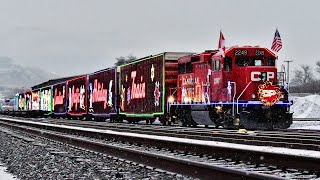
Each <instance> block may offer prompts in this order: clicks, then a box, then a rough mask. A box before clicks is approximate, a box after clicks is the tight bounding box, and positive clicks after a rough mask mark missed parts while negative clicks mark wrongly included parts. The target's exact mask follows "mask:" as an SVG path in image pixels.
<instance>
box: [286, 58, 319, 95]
mask: <svg viewBox="0 0 320 180" xmlns="http://www.w3.org/2000/svg"><path fill="white" fill-rule="evenodd" d="M313 70H315V72H316V74H314V71H313ZM319 75H320V61H317V62H316V64H315V69H313V68H312V66H311V65H306V64H301V65H300V66H299V68H298V69H295V70H294V72H293V78H292V79H291V84H290V92H291V93H317V94H318V93H320V78H318V77H319Z"/></svg>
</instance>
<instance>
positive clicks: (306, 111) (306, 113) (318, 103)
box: [291, 94, 320, 118]
mask: <svg viewBox="0 0 320 180" xmlns="http://www.w3.org/2000/svg"><path fill="white" fill-rule="evenodd" d="M291 99H292V100H293V108H292V109H291V111H293V112H294V113H293V118H320V95H318V94H316V95H309V96H305V97H298V96H292V97H291Z"/></svg>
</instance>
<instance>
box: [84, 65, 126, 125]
mask: <svg viewBox="0 0 320 180" xmlns="http://www.w3.org/2000/svg"><path fill="white" fill-rule="evenodd" d="M88 93H89V94H88V95H89V98H88V115H89V116H88V118H95V119H96V120H97V119H105V118H110V119H111V121H115V120H120V119H118V118H117V109H116V108H117V69H116V68H109V69H104V70H101V71H97V72H95V73H93V74H90V75H88Z"/></svg>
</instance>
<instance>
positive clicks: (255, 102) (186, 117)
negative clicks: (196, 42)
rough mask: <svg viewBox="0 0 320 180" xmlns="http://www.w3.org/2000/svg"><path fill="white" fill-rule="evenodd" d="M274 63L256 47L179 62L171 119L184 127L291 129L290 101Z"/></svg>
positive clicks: (270, 54) (273, 58) (214, 52)
mask: <svg viewBox="0 0 320 180" xmlns="http://www.w3.org/2000/svg"><path fill="white" fill-rule="evenodd" d="M276 59H277V56H276V55H275V54H274V53H273V52H271V51H270V50H269V49H267V48H261V47H257V46H255V47H252V46H243V47H238V46H234V47H231V48H228V49H227V50H226V52H225V54H224V55H223V54H221V53H219V51H218V50H212V51H206V52H203V53H200V54H194V55H190V56H185V57H181V58H180V59H179V60H178V72H179V75H178V84H177V89H176V91H175V92H176V93H175V94H174V93H173V94H172V96H171V97H169V99H170V101H169V103H170V105H169V107H170V111H169V112H170V113H169V114H170V119H171V120H172V121H180V122H181V123H182V124H183V125H184V126H187V125H189V126H192V125H197V124H204V125H216V126H223V127H225V128H232V127H243V128H247V129H272V128H288V127H289V126H290V125H291V124H292V113H290V106H291V105H292V102H289V101H288V93H287V91H286V90H285V89H284V88H283V87H284V84H283V81H278V79H277V69H276ZM281 83H282V84H281Z"/></svg>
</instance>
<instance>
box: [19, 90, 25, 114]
mask: <svg viewBox="0 0 320 180" xmlns="http://www.w3.org/2000/svg"><path fill="white" fill-rule="evenodd" d="M25 100H26V99H25V95H24V93H20V94H19V95H18V110H19V111H24V110H26V107H25Z"/></svg>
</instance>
